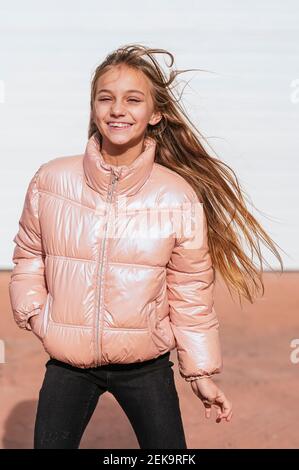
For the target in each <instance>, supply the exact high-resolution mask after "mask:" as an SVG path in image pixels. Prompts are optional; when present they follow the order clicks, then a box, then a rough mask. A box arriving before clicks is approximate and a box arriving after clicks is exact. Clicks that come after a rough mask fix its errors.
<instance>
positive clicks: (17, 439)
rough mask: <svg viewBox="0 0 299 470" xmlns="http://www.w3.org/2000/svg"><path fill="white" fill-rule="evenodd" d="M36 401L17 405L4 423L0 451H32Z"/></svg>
mask: <svg viewBox="0 0 299 470" xmlns="http://www.w3.org/2000/svg"><path fill="white" fill-rule="evenodd" d="M36 408H37V401H36V400H27V401H22V402H20V403H18V404H17V405H16V406H15V407H14V408H13V409H12V411H11V413H10V414H9V415H8V417H7V419H6V421H5V423H4V432H3V440H2V449H32V448H33V431H34V422H35V414H36Z"/></svg>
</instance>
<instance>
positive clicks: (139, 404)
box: [34, 352, 187, 449]
mask: <svg viewBox="0 0 299 470" xmlns="http://www.w3.org/2000/svg"><path fill="white" fill-rule="evenodd" d="M169 354H170V353H169V352H167V353H166V354H163V355H161V356H159V357H158V358H155V359H151V360H149V361H144V362H136V363H132V364H107V365H103V366H99V367H95V368H88V369H81V368H77V367H73V366H71V365H69V364H66V363H64V362H61V361H58V360H56V359H53V358H51V359H50V360H49V361H48V362H47V363H46V373H45V377H44V381H43V384H42V387H41V389H40V392H39V401H38V407H37V414H36V421H35V429H34V448H35V449H78V448H79V445H80V441H81V438H82V436H83V433H84V431H85V429H86V426H87V424H88V423H89V421H90V418H91V416H92V414H93V412H94V410H95V408H96V406H97V403H98V400H99V398H100V396H101V395H102V394H103V393H104V392H106V391H108V392H110V393H112V394H113V396H114V397H115V399H116V400H117V401H118V403H119V404H120V406H121V407H122V409H123V410H124V412H125V413H126V415H127V417H128V419H129V421H130V423H131V425H132V428H133V430H134V432H135V435H136V437H137V440H138V443H139V446H140V448H141V449H186V448H187V446H186V441H185V434H184V429H183V423H182V417H181V412H180V406H179V397H178V394H177V391H176V387H175V382H174V373H173V370H172V366H173V362H172V361H170V360H169Z"/></svg>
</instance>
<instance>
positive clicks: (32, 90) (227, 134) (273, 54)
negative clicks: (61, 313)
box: [0, 0, 299, 270]
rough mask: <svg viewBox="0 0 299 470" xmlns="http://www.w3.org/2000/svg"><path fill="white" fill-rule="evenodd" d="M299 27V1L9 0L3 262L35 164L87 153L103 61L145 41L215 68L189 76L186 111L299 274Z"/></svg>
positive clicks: (0, 182)
mask: <svg viewBox="0 0 299 470" xmlns="http://www.w3.org/2000/svg"><path fill="white" fill-rule="evenodd" d="M298 23H299V3H298V1H296V0H293V1H292V0H285V1H284V2H282V1H279V0H276V1H274V0H264V1H258V0H252V1H251V2H248V1H245V0H243V1H237V0H235V1H227V0H226V1H221V0H210V1H209V2H206V1H204V0H196V1H195V0H194V1H191V0H185V1H177V0H164V1H161V0H151V2H140V1H137V0H135V1H126V2H123V1H119V0H114V1H113V2H106V1H105V2H104V1H99V0H96V1H95V0H87V1H86V2H77V3H76V2H73V1H69V0H59V1H58V0H56V1H51V2H47V3H46V2H38V1H33V0H27V1H26V2H22V1H20V0H19V1H11V2H6V1H3V0H2V1H0V31H1V41H0V156H1V160H0V161H1V176H0V178H1V179H0V192H1V194H0V197H1V199H0V201H1V207H0V217H1V226H0V230H1V233H0V236H1V244H0V268H8V269H9V268H12V267H13V264H12V261H11V256H12V251H13V248H14V244H13V242H12V239H13V237H14V235H15V234H16V232H17V230H18V220H19V217H20V214H21V210H22V206H23V202H24V197H25V191H26V188H27V185H28V183H29V181H30V178H31V177H32V176H33V174H34V172H35V171H36V169H37V168H38V167H39V166H40V165H41V164H42V163H43V162H45V161H48V160H50V159H52V158H56V157H58V156H62V155H72V154H78V153H81V152H83V151H84V149H85V145H86V141H87V127H88V115H89V93H90V80H91V76H92V72H93V70H94V68H95V67H96V65H97V64H98V63H100V62H101V61H102V60H103V59H104V57H105V56H106V54H108V53H109V52H111V51H112V50H114V49H115V48H117V47H118V46H120V45H123V44H126V43H131V42H135V43H142V44H145V45H148V46H152V47H160V48H165V49H168V50H169V51H170V52H172V53H173V54H174V55H175V60H176V63H175V65H176V66H177V67H178V68H180V69H183V68H200V69H206V70H209V71H211V72H213V73H207V72H188V73H185V74H182V75H181V76H180V80H181V81H182V80H185V82H186V81H187V80H190V79H191V82H190V83H189V86H187V87H186V88H185V91H184V98H183V99H184V104H185V107H186V108H187V109H188V111H189V114H190V115H191V118H192V119H193V120H194V122H195V123H196V124H197V125H198V127H199V129H200V130H201V131H202V132H203V134H204V135H205V136H206V137H209V142H210V144H211V145H212V147H213V148H214V150H215V151H216V152H217V155H218V156H219V157H220V158H222V159H223V160H224V161H225V162H226V163H228V164H229V165H230V166H232V168H233V169H234V170H235V171H236V173H237V175H238V176H239V180H240V183H241V185H242V187H243V188H244V190H245V191H246V193H247V194H248V195H249V196H250V198H251V201H252V203H253V204H254V205H255V206H256V207H257V208H258V209H259V210H260V211H261V213H259V212H256V211H255V209H254V208H252V207H251V206H249V208H250V209H251V210H252V212H253V213H254V215H255V216H256V217H257V218H258V219H259V221H260V222H261V223H262V224H263V226H264V227H265V228H266V229H267V231H268V232H269V234H270V236H272V237H273V238H274V240H275V241H276V242H277V243H278V244H279V246H280V247H281V248H282V249H283V250H284V251H285V252H286V253H283V258H284V264H285V268H286V269H289V270H295V269H298V268H299V249H298V243H297V240H298V232H299V230H298V229H299V222H298V216H297V206H298V202H299V197H298V196H299V194H298V185H297V180H298V169H299V168H298V166H299V164H298V149H299V139H298V125H299V68H298V58H299V28H298ZM161 60H162V63H164V61H163V59H161ZM165 61H166V62H165V68H166V69H167V64H168V63H169V60H168V57H165ZM185 82H181V83H182V85H181V88H182V87H183V86H184V84H185ZM264 255H265V257H266V259H267V261H268V262H269V263H270V264H271V266H272V267H273V268H274V269H275V268H278V267H279V265H278V263H276V261H275V260H274V259H273V257H272V256H271V255H270V253H269V252H268V251H266V250H265V251H264Z"/></svg>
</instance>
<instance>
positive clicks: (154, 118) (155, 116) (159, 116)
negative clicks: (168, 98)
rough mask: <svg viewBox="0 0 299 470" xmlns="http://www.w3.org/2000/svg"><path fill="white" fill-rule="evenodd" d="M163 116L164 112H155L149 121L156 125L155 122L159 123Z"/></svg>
mask: <svg viewBox="0 0 299 470" xmlns="http://www.w3.org/2000/svg"><path fill="white" fill-rule="evenodd" d="M162 117H163V116H162V114H161V113H160V112H158V113H154V114H152V117H151V119H150V120H149V122H148V123H149V124H150V125H151V126H154V125H155V124H158V122H160V121H161V119H162Z"/></svg>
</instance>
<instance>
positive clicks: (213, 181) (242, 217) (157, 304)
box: [9, 44, 282, 449]
mask: <svg viewBox="0 0 299 470" xmlns="http://www.w3.org/2000/svg"><path fill="white" fill-rule="evenodd" d="M158 53H166V54H168V55H169V56H170V57H171V59H172V62H171V65H172V64H173V56H172V54H170V53H169V52H167V51H164V50H161V49H150V48H147V47H145V46H142V45H138V44H137V45H136V44H134V45H127V46H124V47H120V48H119V49H117V50H116V51H114V52H113V53H111V54H110V55H108V56H107V57H106V59H105V60H104V61H103V62H102V63H101V64H100V65H99V66H98V67H97V68H96V70H95V73H94V76H93V79H92V84H91V102H90V104H91V110H90V123H89V132H88V142H87V145H86V149H85V152H84V153H83V154H80V155H74V156H67V157H58V158H55V159H53V160H50V161H48V162H46V163H44V164H43V165H41V166H40V168H39V169H38V170H37V172H36V173H35V175H34V176H33V178H32V180H31V182H30V184H29V187H28V189H27V193H26V198H25V203H24V207H23V212H22V215H21V219H20V225H19V231H18V233H17V235H16V236H15V238H14V241H15V243H16V247H15V250H14V254H13V262H14V263H15V267H14V270H13V272H12V275H11V282H10V285H9V289H10V298H11V305H12V309H13V313H14V318H15V320H16V322H17V324H18V325H19V326H20V327H21V328H24V329H26V330H31V331H32V332H33V333H34V334H35V335H36V336H37V337H38V338H39V339H40V340H41V342H42V344H43V347H44V349H45V351H46V352H47V353H48V354H49V356H50V359H49V360H48V362H47V363H46V372H45V377H44V381H43V384H42V387H41V389H40V393H39V401H38V409H37V415H36V422H35V434H34V447H35V448H78V447H79V445H80V441H81V438H82V435H83V433H84V430H85V429H86V426H87V424H88V422H89V420H90V418H91V416H92V414H93V412H94V410H95V408H96V405H97V403H98V400H99V398H100V396H101V395H102V394H103V393H105V392H106V391H108V392H110V393H111V394H113V396H114V397H115V398H116V400H117V401H118V403H119V404H120V406H121V407H122V408H123V410H124V412H125V413H126V415H127V417H128V419H129V420H130V423H131V425H132V427H133V429H134V432H135V434H136V437H137V440H138V443H139V445H140V447H141V448H147V449H150V448H157V449H162V448H164V449H170V448H171V449H174V448H178V449H179V448H180V449H184V448H186V447H187V446H186V440H185V434H184V429H183V423H182V418H181V412H180V406H179V398H178V394H177V391H176V387H175V382H174V373H173V369H172V366H173V365H174V364H173V362H172V361H170V360H169V356H170V351H171V350H173V349H176V350H177V358H178V370H179V373H180V375H181V377H182V378H183V379H184V380H186V381H187V382H189V383H190V384H191V387H192V390H193V392H194V393H195V394H196V396H197V397H198V398H199V399H200V400H201V401H202V403H203V405H204V409H205V416H206V417H207V418H209V417H210V416H211V409H212V408H214V409H215V411H216V421H217V422H221V421H226V422H229V421H230V420H231V418H232V403H231V401H230V400H229V399H228V398H227V396H226V395H225V394H224V392H223V391H222V390H221V389H220V388H219V386H218V385H217V384H216V383H215V382H214V381H213V377H214V376H215V375H216V374H219V373H220V372H221V370H222V366H223V363H222V354H221V347H220V341H219V322H218V319H217V315H216V312H215V309H214V298H213V295H214V285H215V274H216V270H218V271H219V273H220V274H221V275H222V277H223V279H224V280H225V282H226V283H227V285H228V287H232V288H233V289H234V290H235V292H237V293H238V294H239V296H244V297H245V298H247V299H248V300H249V301H250V302H253V299H254V297H255V295H256V294H257V292H258V290H259V289H260V288H262V289H263V288H264V286H263V281H262V275H261V272H262V270H258V269H257V268H256V267H255V265H254V264H253V261H252V259H250V258H249V257H248V256H247V255H246V253H245V252H244V250H243V248H242V241H241V239H240V234H241V235H243V236H244V238H245V240H246V241H247V243H248V244H249V247H250V248H251V253H253V252H255V253H256V254H257V255H258V258H259V260H260V264H261V267H262V261H263V258H262V256H261V253H260V249H259V239H260V240H261V241H263V242H264V243H265V244H266V245H267V246H268V247H269V248H270V250H271V251H272V252H273V253H274V254H275V256H277V258H278V259H279V261H280V262H281V258H280V255H279V253H278V251H277V250H276V248H275V246H274V242H273V241H272V240H271V239H270V237H269V236H268V235H267V233H266V232H265V231H264V230H263V228H262V227H261V226H260V224H259V223H258V222H257V220H256V219H255V218H254V217H253V215H252V214H251V213H250V212H249V211H248V209H247V207H246V205H245V202H244V198H243V195H242V191H241V189H240V186H239V184H238V181H237V179H236V178H235V176H233V175H234V173H233V171H232V170H231V169H230V168H229V167H228V166H227V165H226V164H224V163H223V162H221V161H220V160H217V159H216V158H214V157H211V156H210V155H209V154H208V153H207V151H206V150H205V148H204V147H203V144H202V143H201V135H200V133H199V132H198V131H197V129H196V128H195V127H194V126H193V125H192V123H191V121H190V120H189V118H188V117H187V115H186V114H185V113H184V111H183V110H182V109H181V107H180V105H179V103H178V100H177V98H176V97H175V94H174V92H173V90H172V87H171V86H172V83H173V82H174V79H175V77H176V75H177V74H178V73H180V72H179V71H171V74H170V78H169V79H167V78H166V76H165V74H164V72H163V71H162V69H161V67H160V66H159V64H158V62H157V60H156V59H155V58H154V54H158ZM161 220H162V222H161ZM190 227H192V230H191V231H190ZM281 265H282V263H281Z"/></svg>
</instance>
